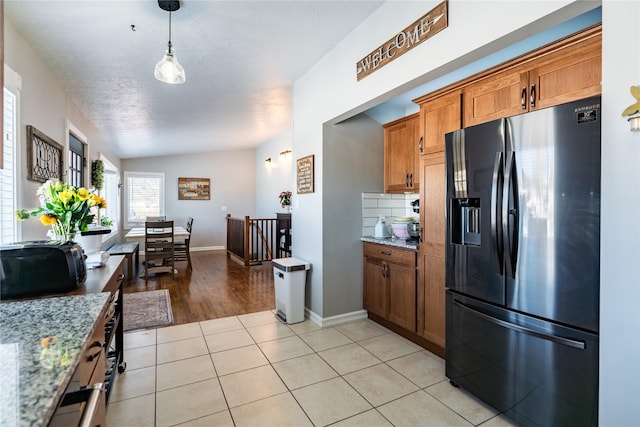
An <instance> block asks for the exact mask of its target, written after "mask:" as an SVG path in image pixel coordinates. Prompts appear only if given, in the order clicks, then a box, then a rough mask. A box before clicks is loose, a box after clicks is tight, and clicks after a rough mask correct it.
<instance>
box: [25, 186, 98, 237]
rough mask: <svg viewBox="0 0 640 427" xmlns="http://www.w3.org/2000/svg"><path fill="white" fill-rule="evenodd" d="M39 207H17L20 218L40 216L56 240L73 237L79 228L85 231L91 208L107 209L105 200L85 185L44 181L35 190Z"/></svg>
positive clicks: (88, 222) (92, 216)
mask: <svg viewBox="0 0 640 427" xmlns="http://www.w3.org/2000/svg"><path fill="white" fill-rule="evenodd" d="M36 194H37V195H38V198H39V199H40V207H39V208H37V209H33V210H31V211H28V210H25V209H19V210H17V211H16V218H17V219H18V220H20V221H22V220H26V219H29V218H31V217H35V216H38V215H40V222H41V223H42V224H43V225H45V226H47V227H51V230H50V231H49V234H50V235H51V237H52V238H54V239H56V240H64V241H68V240H73V239H74V238H75V234H76V233H77V232H79V231H88V230H89V224H90V223H91V222H92V221H93V218H94V215H93V214H91V208H93V207H95V208H97V209H100V208H106V207H107V201H106V200H105V199H104V198H102V197H100V196H99V195H97V194H95V193H93V192H90V191H89V190H87V189H86V188H84V187H74V186H73V185H70V184H67V183H62V182H60V181H58V182H56V183H54V182H52V181H47V182H45V183H44V184H42V185H41V186H40V188H39V189H38V192H37V193H36Z"/></svg>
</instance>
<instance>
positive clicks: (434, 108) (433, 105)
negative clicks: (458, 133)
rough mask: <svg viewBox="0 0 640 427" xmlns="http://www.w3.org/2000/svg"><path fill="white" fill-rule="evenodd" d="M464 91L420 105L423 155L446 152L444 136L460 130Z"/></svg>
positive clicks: (421, 151) (420, 146)
mask: <svg viewBox="0 0 640 427" xmlns="http://www.w3.org/2000/svg"><path fill="white" fill-rule="evenodd" d="M461 95H462V91H461V90H455V91H453V92H451V93H447V94H444V95H441V96H438V97H436V98H432V99H429V100H426V101H424V102H422V103H421V104H420V135H422V139H421V140H420V145H419V151H420V154H421V155H426V154H433V153H438V152H441V151H444V135H445V134H446V133H449V132H453V131H454V130H458V129H460V126H461V124H462V99H461Z"/></svg>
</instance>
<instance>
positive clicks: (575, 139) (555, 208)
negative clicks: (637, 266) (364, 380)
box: [445, 97, 623, 426]
mask: <svg viewBox="0 0 640 427" xmlns="http://www.w3.org/2000/svg"><path fill="white" fill-rule="evenodd" d="M600 117H601V115H600V97H595V98H589V99H585V100H582V101H577V102H572V103H569V104H563V105H560V106H556V107H552V108H547V109H543V110H539V111H535V112H531V113H526V114H522V115H519V116H514V117H510V118H506V119H500V120H496V121H493V122H490V123H485V124H481V125H477V126H473V127H469V128H465V129H462V130H459V131H456V132H453V133H450V134H447V135H446V136H445V147H446V170H447V181H446V183H447V234H446V236H447V237H446V238H447V242H446V287H447V293H446V294H447V296H446V333H447V341H446V375H447V377H448V378H449V379H450V381H451V382H452V384H454V385H457V386H460V387H463V388H464V389H467V390H469V391H470V392H471V393H473V394H474V395H476V396H477V397H479V398H480V399H482V400H484V401H485V402H487V403H489V404H490V405H491V406H493V407H494V408H496V409H497V410H499V411H501V412H503V413H504V414H505V415H506V416H508V417H510V418H512V419H513V420H515V421H516V422H517V423H518V424H521V425H525V426H578V425H579V426H590V425H593V426H595V425H597V420H598V406H597V404H598V322H599V291H600V124H601V123H600ZM621 327H623V325H621Z"/></svg>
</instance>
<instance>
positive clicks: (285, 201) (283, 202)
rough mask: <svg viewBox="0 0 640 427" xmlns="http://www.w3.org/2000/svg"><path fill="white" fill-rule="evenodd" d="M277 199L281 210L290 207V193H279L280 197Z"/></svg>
mask: <svg viewBox="0 0 640 427" xmlns="http://www.w3.org/2000/svg"><path fill="white" fill-rule="evenodd" d="M278 199H279V200H280V206H282V207H283V208H286V207H287V206H290V205H291V191H283V192H281V193H280V195H279V196H278Z"/></svg>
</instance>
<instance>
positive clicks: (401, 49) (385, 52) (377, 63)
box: [356, 0, 449, 81]
mask: <svg viewBox="0 0 640 427" xmlns="http://www.w3.org/2000/svg"><path fill="white" fill-rule="evenodd" d="M448 25H449V22H448V19H447V2H446V0H445V1H443V2H442V3H440V4H439V5H437V6H436V7H434V8H433V9H431V10H430V11H429V12H427V13H426V14H425V15H423V16H422V17H420V18H419V19H418V20H416V21H415V22H413V23H412V24H411V25H409V26H408V27H407V28H405V29H404V30H402V31H400V32H399V33H398V34H396V35H395V36H394V37H392V38H391V39H389V40H388V41H387V42H386V43H384V44H383V45H382V46H380V47H378V48H377V49H376V50H374V51H373V52H371V53H370V54H369V55H367V56H365V57H364V58H362V59H361V60H360V61H358V62H357V63H356V76H357V77H358V81H360V80H362V79H363V78H365V77H367V76H368V75H369V74H371V73H373V72H374V71H377V70H379V69H380V68H382V67H383V66H385V65H387V64H388V63H390V62H391V61H393V60H395V59H396V58H399V57H400V56H402V55H404V54H405V53H407V52H409V51H410V50H411V49H413V48H414V47H416V46H418V45H419V44H420V43H422V42H424V41H425V40H427V39H429V38H431V37H433V36H435V35H436V34H438V33H439V32H440V31H442V30H443V29H445V28H447V26H448Z"/></svg>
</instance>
